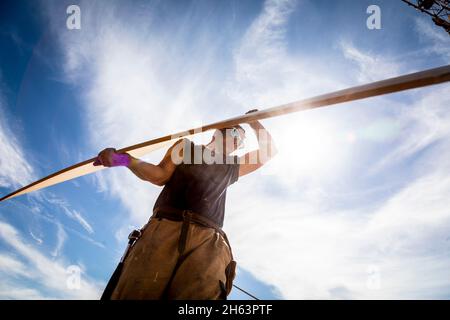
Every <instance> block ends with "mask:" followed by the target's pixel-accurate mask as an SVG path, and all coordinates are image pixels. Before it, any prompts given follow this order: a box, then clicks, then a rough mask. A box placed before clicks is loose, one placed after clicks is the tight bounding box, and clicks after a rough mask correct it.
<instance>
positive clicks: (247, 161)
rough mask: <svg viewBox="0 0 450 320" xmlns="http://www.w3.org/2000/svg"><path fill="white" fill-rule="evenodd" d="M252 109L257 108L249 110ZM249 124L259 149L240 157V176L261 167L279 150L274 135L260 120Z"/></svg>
mask: <svg viewBox="0 0 450 320" xmlns="http://www.w3.org/2000/svg"><path fill="white" fill-rule="evenodd" d="M252 111H256V110H251V111H249V112H252ZM249 112H247V113H249ZM248 125H249V126H250V127H251V128H252V129H253V131H254V132H255V134H256V138H257V140H258V149H257V150H254V151H251V152H247V153H246V154H244V155H243V156H241V157H240V158H239V177H242V176H244V175H246V174H249V173H250V172H253V171H255V170H257V169H259V168H260V167H262V166H263V165H264V164H266V163H267V162H268V161H269V160H270V159H272V158H273V157H274V156H275V155H276V154H277V152H278V151H277V148H276V147H275V143H274V141H273V139H272V136H271V135H270V133H269V132H268V131H267V130H266V128H264V126H263V125H262V124H261V123H260V122H259V121H253V122H250V123H248Z"/></svg>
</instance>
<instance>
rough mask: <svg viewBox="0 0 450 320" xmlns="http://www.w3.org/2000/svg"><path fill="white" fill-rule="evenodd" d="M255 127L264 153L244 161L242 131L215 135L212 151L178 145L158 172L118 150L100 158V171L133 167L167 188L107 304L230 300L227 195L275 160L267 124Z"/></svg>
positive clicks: (106, 296)
mask: <svg viewBox="0 0 450 320" xmlns="http://www.w3.org/2000/svg"><path fill="white" fill-rule="evenodd" d="M253 111H256V110H251V111H249V112H253ZM248 124H249V126H250V127H251V128H252V129H253V130H254V131H255V133H256V136H257V139H258V144H259V148H258V149H257V150H255V151H251V152H248V153H246V154H245V155H243V156H241V157H237V156H231V154H232V153H233V152H234V151H236V150H237V149H239V148H241V147H242V146H243V142H244V139H245V131H244V129H243V128H242V127H241V126H239V125H237V126H234V127H231V128H224V129H220V130H216V131H215V132H214V135H213V137H212V140H211V141H210V143H208V144H207V145H206V146H204V145H195V144H194V143H192V142H191V141H189V140H188V139H182V140H179V141H177V142H176V143H175V144H174V145H172V146H171V147H170V148H169V149H168V151H167V152H166V154H165V156H164V158H163V159H162V161H161V162H160V163H159V164H158V165H153V164H150V163H147V162H144V161H141V160H139V159H136V158H134V157H132V156H130V155H129V154H126V153H123V154H119V153H117V152H116V151H115V149H113V148H107V149H105V150H103V151H101V152H100V153H99V155H98V157H97V161H96V162H95V163H94V165H104V166H106V167H113V166H127V167H128V168H129V169H130V170H131V171H132V172H133V173H134V174H135V175H136V176H138V177H139V178H141V179H143V180H145V181H149V182H151V183H153V184H155V185H157V186H164V188H163V190H162V192H161V194H160V195H159V197H158V199H157V200H156V203H155V206H154V208H153V215H152V217H151V218H150V220H149V222H148V223H147V224H146V226H144V228H143V229H141V230H140V231H139V232H138V231H134V233H132V234H131V235H130V239H131V240H130V244H129V249H130V250H127V251H126V253H125V254H124V257H123V258H122V261H121V264H119V267H118V268H117V269H116V271H115V272H114V274H113V276H112V277H111V280H110V282H109V283H108V286H107V288H106V289H105V292H104V293H103V296H102V299H201V300H204V299H226V297H227V296H228V294H229V293H230V291H231V288H232V282H233V279H234V276H235V268H236V262H235V261H234V260H233V255H232V252H231V247H230V244H229V242H228V240H227V237H226V234H225V233H224V232H223V230H222V226H223V220H224V209H225V197H226V189H227V188H228V186H230V185H231V184H233V183H234V182H236V181H237V180H238V178H239V177H242V176H244V175H246V174H248V173H250V172H253V171H255V170H256V169H258V168H260V167H261V166H262V165H264V163H266V162H267V161H268V160H269V159H270V158H271V157H273V156H274V155H275V153H276V149H275V146H274V143H273V141H272V137H271V136H270V134H269V133H268V132H267V131H266V130H265V128H264V127H263V125H262V124H261V123H260V122H258V121H254V122H250V123H248ZM137 239H139V240H138V241H136V242H135V243H134V240H137Z"/></svg>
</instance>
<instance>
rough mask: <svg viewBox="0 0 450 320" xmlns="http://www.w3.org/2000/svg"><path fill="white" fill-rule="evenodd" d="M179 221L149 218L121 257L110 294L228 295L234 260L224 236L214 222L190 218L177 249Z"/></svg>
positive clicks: (134, 296)
mask: <svg viewBox="0 0 450 320" xmlns="http://www.w3.org/2000/svg"><path fill="white" fill-rule="evenodd" d="M182 224H183V222H182V221H172V220H168V219H165V218H151V219H150V221H149V223H148V224H147V225H146V227H145V228H144V230H143V233H142V236H141V238H140V239H139V240H138V241H137V242H136V243H135V244H134V245H133V247H132V248H131V250H130V251H129V253H128V256H127V258H126V259H125V262H124V266H123V270H122V274H121V275H120V278H119V281H118V283H117V285H116V287H115V289H114V291H113V293H112V295H111V299H189V300H194V299H195V300H207V299H208V300H209V299H226V297H227V295H228V294H229V293H230V291H231V288H232V282H233V279H234V276H235V266H236V264H235V262H234V261H233V256H232V253H231V248H230V247H229V245H228V241H226V240H225V238H224V236H222V235H221V234H220V233H219V232H218V231H216V230H215V229H213V228H208V227H204V226H201V225H198V224H194V223H189V228H188V233H187V239H186V246H185V250H184V252H183V254H182V255H180V253H179V251H178V244H179V239H180V232H181V227H182ZM225 237H226V235H225Z"/></svg>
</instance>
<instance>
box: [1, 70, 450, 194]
mask: <svg viewBox="0 0 450 320" xmlns="http://www.w3.org/2000/svg"><path fill="white" fill-rule="evenodd" d="M447 81H450V65H447V66H443V67H439V68H435V69H429V70H425V71H421V72H416V73H411V74H408V75H403V76H399V77H395V78H390V79H387V80H382V81H377V82H373V83H369V84H365V85H361V86H356V87H352V88H348V89H344V90H339V91H335V92H332V93H327V94H323V95H320V96H316V97H312V98H309V99H304V100H299V101H295V102H291V103H287V104H284V105H280V106H277V107H272V108H268V109H264V110H260V111H258V112H253V113H250V114H246V115H241V116H237V117H234V118H230V119H226V120H223V121H219V122H215V123H212V124H209V125H206V126H203V127H197V128H193V129H189V130H186V131H182V132H178V133H176V134H172V135H167V136H163V137H160V138H156V139H152V140H148V141H145V142H142V143H139V144H135V145H132V146H129V147H126V148H122V149H120V150H118V151H119V152H128V153H130V154H131V155H133V156H135V157H140V156H143V155H145V154H148V153H150V152H152V151H154V150H156V149H159V148H162V147H164V146H167V145H169V144H171V143H172V142H174V141H175V140H177V139H179V138H182V137H187V136H190V135H194V134H196V133H199V132H204V131H208V130H213V129H220V128H225V127H230V126H233V125H236V124H239V123H245V122H249V121H254V120H262V119H267V118H272V117H276V116H281V115H285V114H289V113H293V112H298V111H302V110H307V109H313V108H319V107H324V106H330V105H335V104H339V103H343V102H350V101H355V100H360V99H365V98H369V97H374V96H379V95H384V94H389V93H394V92H399V91H404V90H409V89H414V88H420V87H425V86H430V85H434V84H439V83H444V82H447ZM95 158H96V157H94V158H91V159H89V160H85V161H83V162H80V163H78V164H75V165H73V166H71V167H68V168H65V169H63V170H60V171H58V172H55V173H53V174H51V175H49V176H47V177H44V178H42V179H40V180H38V181H35V182H33V183H31V184H29V185H27V186H24V187H23V188H20V189H19V190H16V191H14V192H12V193H10V194H8V195H6V196H4V197H3V198H1V199H0V202H1V201H4V200H7V199H11V198H13V197H16V196H19V195H22V194H25V193H28V192H31V191H36V190H39V189H42V188H46V187H48V186H51V185H55V184H57V183H61V182H64V181H67V180H70V179H74V178H77V177H80V176H83V175H86V174H89V173H93V172H96V171H99V170H102V169H104V167H102V166H100V167H98V166H93V162H94V161H95Z"/></svg>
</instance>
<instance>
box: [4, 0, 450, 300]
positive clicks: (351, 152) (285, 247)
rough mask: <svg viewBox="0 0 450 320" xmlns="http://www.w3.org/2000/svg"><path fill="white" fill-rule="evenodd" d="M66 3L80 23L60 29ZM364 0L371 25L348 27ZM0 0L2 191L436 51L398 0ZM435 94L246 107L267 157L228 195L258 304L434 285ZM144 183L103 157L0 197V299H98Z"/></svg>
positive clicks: (439, 167)
mask: <svg viewBox="0 0 450 320" xmlns="http://www.w3.org/2000/svg"><path fill="white" fill-rule="evenodd" d="M74 3H76V4H77V5H79V7H80V9H81V29H80V30H68V29H67V28H66V19H67V14H66V8H67V6H68V5H70V4H74ZM371 4H377V5H379V7H380V9H381V26H382V28H381V30H369V29H368V28H367V27H366V19H367V17H368V14H367V13H366V9H367V7H368V6H369V5H371ZM0 7H1V10H0V17H1V18H0V26H1V28H0V48H1V49H0V192H1V194H6V193H9V192H11V191H13V190H15V189H17V188H18V187H20V186H23V185H24V184H27V183H29V182H32V181H34V180H36V179H38V178H41V177H43V176H45V175H48V174H50V173H52V172H54V171H57V170H59V169H61V168H64V167H66V166H69V165H72V164H74V163H76V162H79V161H82V160H84V159H87V158H90V157H92V156H94V155H95V154H96V153H97V152H98V151H99V150H101V149H103V148H105V147H109V146H113V147H116V148H120V147H124V146H127V145H130V144H134V143H138V142H142V141H145V140H148V139H151V138H154V137H158V136H161V135H166V134H168V133H171V132H177V131H181V130H184V129H187V128H191V127H193V126H196V125H199V124H206V123H209V122H212V121H217V120H221V119H223V118H226V117H231V116H235V115H239V114H242V113H244V112H246V111H247V110H249V109H252V108H254V107H258V108H260V109H262V108H265V107H270V106H275V105H278V104H282V103H286V102H290V101H294V100H298V99H301V98H306V97H309V96H313V95H316V94H321V93H325V92H329V91H334V90H338V89H341V88H345V87H349V86H353V85H357V84H361V83H366V82H370V81H375V80H380V79H384V78H387V77H391V76H395V75H400V74H404V73H410V72H414V71H418V70H422V69H426V68H432V67H438V66H441V65H445V64H448V63H449V61H450V40H449V38H448V35H447V34H446V33H445V32H444V31H443V30H440V29H439V28H437V27H435V26H434V25H433V23H432V22H431V21H430V20H429V18H428V17H427V16H424V15H422V14H420V13H418V12H415V11H414V10H413V9H412V8H410V7H407V6H406V5H405V4H404V3H402V2H401V1H362V0H361V1H350V0H348V1H344V0H341V1H307V0H298V1H289V0H284V1H192V2H190V1H164V2H159V1H154V2H152V1H133V2H129V1H95V2H92V1H86V2H83V1H81V2H77V1H75V2H73V1H2V3H1V4H0ZM449 97H450V95H449V86H448V85H440V86H435V87H430V88H425V89H420V90H414V91H411V92H404V93H399V94H395V95H390V96H384V97H377V98H373V99H368V100H365V101H358V102H354V103H350V104H345V105H339V106H334V107H332V108H324V109H320V110H314V111H308V112H303V113H300V114H296V115H291V116H284V117H280V118H274V119H270V120H266V121H264V124H265V125H266V126H267V128H268V129H269V130H270V132H271V133H272V134H273V136H274V139H275V141H276V143H277V146H278V149H279V154H278V155H277V158H276V159H273V161H271V162H270V163H269V164H268V165H267V166H266V167H264V168H263V169H261V170H260V171H259V172H257V173H254V174H252V175H250V176H246V177H243V178H242V179H241V180H240V181H239V182H238V183H236V184H235V185H233V186H232V187H231V188H230V189H229V193H228V200H227V217H226V221H225V231H226V232H227V233H228V235H229V238H230V241H231V244H232V246H233V249H234V255H235V257H236V259H237V262H238V266H239V269H238V275H237V278H236V280H235V284H237V285H238V286H241V287H243V288H244V289H246V290H248V291H250V292H252V293H253V294H255V295H256V296H258V297H260V298H274V299H316V298H324V299H348V298H351V299H363V298H373V299H379V298H390V299H399V298H406V299H409V298H425V299H427V298H438V299H447V298H448V297H449V296H450V274H449V271H448V270H450V268H449V267H450V255H449V248H450V239H449V236H448V234H449V231H450V212H449V211H448V207H449V205H450V203H449V200H448V199H450V197H449V196H450V175H449V173H450V168H449V165H448V164H447V163H448V158H449V156H450V155H449V151H448V150H450V148H449V147H450V140H449V138H450V135H449V134H450V125H449V123H450V121H449V120H450V119H449V117H450V116H449V115H448V112H446V111H447V110H446V107H447V106H448V105H449ZM207 138H208V134H203V135H201V136H200V137H196V138H195V139H196V142H199V143H200V142H202V141H205V140H204V139H207ZM253 145H254V139H253V138H252V137H251V136H249V138H248V147H247V148H248V149H251V148H252V146H253ZM163 152H164V150H160V151H157V152H155V153H153V154H150V155H148V156H146V157H145V159H146V160H148V161H153V162H156V161H158V160H159V159H160V158H161V156H162V154H163ZM159 192H160V188H158V187H156V186H152V185H150V184H148V183H145V182H143V181H140V180H139V179H138V178H136V177H135V176H133V175H132V174H131V173H130V172H128V171H127V169H126V168H114V169H110V170H103V171H101V172H99V173H96V174H93V175H90V176H86V177H82V178H79V179H76V180H73V181H70V182H66V183H63V184H59V185H56V186H53V187H50V188H48V189H45V190H43V191H40V192H35V193H32V194H29V195H26V196H21V197H17V198H14V199H12V200H9V201H7V202H4V203H1V204H0V274H1V277H2V281H1V283H0V298H3V299H16V298H25V299H37V298H56V299H60V298H64V299H95V298H98V297H99V295H100V293H101V291H102V289H103V287H104V285H105V283H106V281H107V280H108V278H109V276H110V274H111V273H112V271H113V269H114V267H115V265H116V263H117V261H118V260H119V258H120V256H121V253H122V250H123V248H124V246H125V243H126V236H127V235H128V233H129V231H130V230H131V229H132V228H135V227H138V226H141V225H142V224H144V223H145V222H146V220H147V219H148V217H149V216H150V214H151V209H152V206H153V203H154V201H155V199H156V197H157V195H158V193H159ZM71 266H72V268H73V267H74V266H75V268H78V269H77V270H80V271H81V278H80V279H81V283H80V285H79V286H77V287H76V288H73V287H71V286H70V285H69V284H68V281H69V282H70V279H73V278H71V273H70V270H72V269H71ZM230 298H232V299H239V298H243V299H245V298H246V297H245V296H244V295H242V294H240V293H239V291H237V290H234V291H233V292H232V294H231V296H230Z"/></svg>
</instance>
